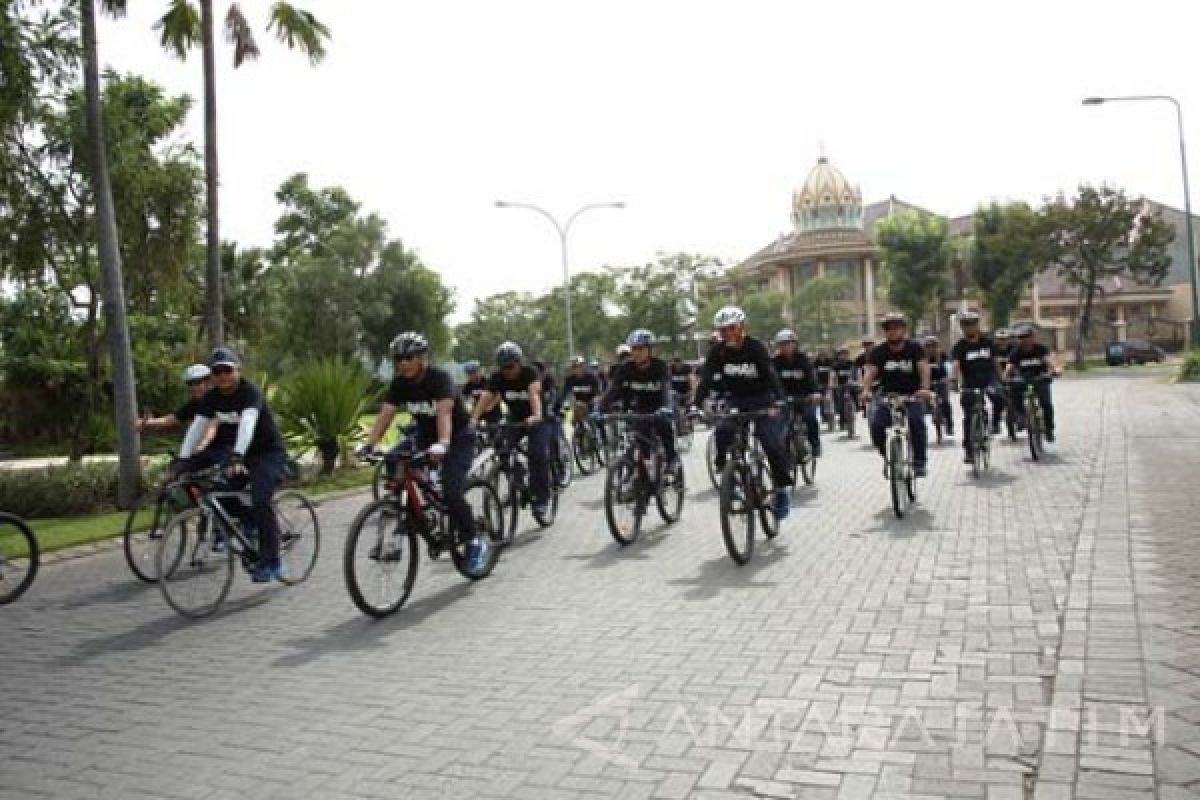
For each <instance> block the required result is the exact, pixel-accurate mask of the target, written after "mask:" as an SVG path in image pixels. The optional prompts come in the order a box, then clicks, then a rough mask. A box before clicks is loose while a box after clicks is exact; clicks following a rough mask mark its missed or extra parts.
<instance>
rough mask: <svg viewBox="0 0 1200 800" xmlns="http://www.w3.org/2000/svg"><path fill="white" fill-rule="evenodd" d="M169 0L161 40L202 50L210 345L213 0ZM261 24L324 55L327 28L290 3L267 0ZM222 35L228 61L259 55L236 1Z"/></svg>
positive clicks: (217, 262) (214, 305)
mask: <svg viewBox="0 0 1200 800" xmlns="http://www.w3.org/2000/svg"><path fill="white" fill-rule="evenodd" d="M196 6H197V4H196V2H193V1H192V0H170V6H169V7H168V8H167V13H165V14H164V15H163V16H162V19H160V20H159V21H158V23H157V24H156V25H155V26H154V27H155V29H156V30H159V31H161V32H162V39H161V43H162V46H163V47H164V48H165V49H166V50H167V51H168V52H170V53H173V54H174V55H176V56H177V57H179V58H180V59H184V58H187V54H188V51H189V50H191V49H192V47H194V46H195V45H196V43H197V42H200V43H201V46H202V49H203V52H204V178H205V185H206V194H207V200H208V244H207V250H208V253H207V261H206V267H205V286H206V297H205V305H206V306H207V313H206V314H205V326H206V328H207V332H208V340H209V344H210V345H211V346H213V347H215V346H217V345H219V344H221V343H222V342H223V341H224V339H225V335H224V334H225V325H224V319H223V314H222V300H221V233H220V229H219V227H218V222H217V209H218V205H217V176H218V172H217V68H216V46H215V44H214V43H213V0H199V9H198V10H197V7H196ZM266 29H267V31H269V32H272V33H274V34H275V36H276V38H277V39H279V41H280V42H282V43H283V44H286V45H287V46H288V49H289V50H293V49H299V50H300V51H301V52H303V53H304V54H305V55H307V56H308V60H309V62H310V63H312V64H317V63H318V62H320V61H321V59H323V58H324V57H325V42H327V41H328V40H329V28H327V27H326V26H325V25H324V24H322V23H321V22H320V20H318V19H317V18H316V17H315V16H313V15H312V14H311V13H309V12H308V11H304V10H301V9H298V8H296V7H295V6H293V5H292V4H291V3H284V2H277V3H274V4H272V6H271V10H270V13H269V16H268V20H267V25H266ZM225 37H226V39H227V40H228V41H229V43H230V44H232V45H233V66H234V68H235V69H236V68H237V67H240V66H241V65H242V64H243V63H244V62H245V61H246V60H247V59H251V60H252V59H255V58H258V56H259V50H258V43H257V42H255V40H254V29H253V28H252V27H251V25H250V22H249V21H248V20H247V19H246V16H245V15H244V14H243V13H242V9H241V7H240V6H239V5H238V4H237V3H236V2H234V3H230V4H229V8H228V9H227V10H226V12H225Z"/></svg>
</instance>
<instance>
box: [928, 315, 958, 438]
mask: <svg viewBox="0 0 1200 800" xmlns="http://www.w3.org/2000/svg"><path fill="white" fill-rule="evenodd" d="M925 355H926V356H928V357H929V380H930V381H931V383H932V385H933V393H934V402H935V403H937V406H938V410H939V411H941V412H942V420H943V423H942V424H943V425H945V426H946V438H947V439H953V438H954V414H952V413H951V409H950V373H949V371H948V370H947V369H946V354H945V353H943V352H942V340H941V339H939V338H938V337H936V336H934V335H933V334H932V333H931V334H929V335H928V336H926V337H925Z"/></svg>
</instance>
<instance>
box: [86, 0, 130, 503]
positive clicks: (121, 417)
mask: <svg viewBox="0 0 1200 800" xmlns="http://www.w3.org/2000/svg"><path fill="white" fill-rule="evenodd" d="M83 83H84V91H85V93H86V96H87V132H88V150H89V155H90V157H91V167H92V191H93V194H94V195H95V201H96V240H97V243H98V244H99V254H100V272H101V275H102V280H103V285H104V316H105V319H106V322H107V325H108V342H109V346H110V347H111V348H112V369H113V406H114V411H115V413H116V423H117V455H118V458H119V468H118V480H117V487H118V488H117V503H118V505H120V507H121V508H127V507H129V506H130V505H132V504H133V503H134V502H135V501H136V499H137V495H138V491H139V489H140V484H141V462H140V461H139V458H138V435H137V428H136V421H137V387H136V386H135V384H134V377H133V349H132V347H131V346H130V343H129V323H128V321H127V320H126V318H125V287H124V285H123V281H122V278H121V252H120V250H119V249H118V247H117V217H116V210H115V209H114V207H113V198H112V185H111V183H110V182H109V177H108V153H107V152H106V148H105V141H104V117H103V114H102V106H101V101H100V65H99V57H98V55H97V52H96V3H95V0H83Z"/></svg>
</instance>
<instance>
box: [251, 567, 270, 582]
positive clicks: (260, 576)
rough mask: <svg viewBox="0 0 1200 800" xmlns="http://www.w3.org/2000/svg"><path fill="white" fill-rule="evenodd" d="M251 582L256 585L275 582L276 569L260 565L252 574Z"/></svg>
mask: <svg viewBox="0 0 1200 800" xmlns="http://www.w3.org/2000/svg"><path fill="white" fill-rule="evenodd" d="M250 580H252V581H254V582H255V583H270V582H271V581H273V580H275V568H273V567H269V566H267V565H266V564H259V565H258V566H257V567H255V568H254V572H252V573H251V574H250Z"/></svg>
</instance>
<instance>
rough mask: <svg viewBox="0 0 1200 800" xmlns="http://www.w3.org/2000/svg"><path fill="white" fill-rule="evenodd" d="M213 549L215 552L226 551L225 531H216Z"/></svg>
mask: <svg viewBox="0 0 1200 800" xmlns="http://www.w3.org/2000/svg"><path fill="white" fill-rule="evenodd" d="M212 551H213V552H214V553H224V552H225V533H224V531H217V532H216V533H214V534H213V540H212Z"/></svg>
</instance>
